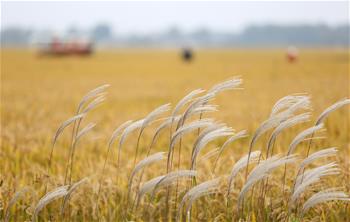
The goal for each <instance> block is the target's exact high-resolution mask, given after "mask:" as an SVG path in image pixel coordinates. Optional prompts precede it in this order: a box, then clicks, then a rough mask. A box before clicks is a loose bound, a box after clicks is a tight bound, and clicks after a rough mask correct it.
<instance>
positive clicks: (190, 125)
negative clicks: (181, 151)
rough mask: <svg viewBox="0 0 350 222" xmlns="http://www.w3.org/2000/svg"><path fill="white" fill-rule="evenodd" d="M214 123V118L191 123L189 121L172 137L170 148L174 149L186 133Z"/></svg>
mask: <svg viewBox="0 0 350 222" xmlns="http://www.w3.org/2000/svg"><path fill="white" fill-rule="evenodd" d="M211 124H213V120H212V119H201V120H196V121H193V122H191V123H188V124H186V125H184V126H182V127H181V128H179V129H178V130H177V131H176V132H175V133H174V134H173V135H172V137H171V141H170V150H171V151H172V149H173V147H174V145H175V143H176V142H177V141H178V140H179V139H180V138H181V137H182V136H183V135H184V134H186V133H189V132H191V131H193V130H196V129H198V128H203V127H207V126H210V125H211Z"/></svg>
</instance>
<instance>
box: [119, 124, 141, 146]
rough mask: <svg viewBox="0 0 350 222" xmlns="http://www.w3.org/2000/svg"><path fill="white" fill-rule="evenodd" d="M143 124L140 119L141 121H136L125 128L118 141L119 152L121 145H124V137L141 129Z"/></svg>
mask: <svg viewBox="0 0 350 222" xmlns="http://www.w3.org/2000/svg"><path fill="white" fill-rule="evenodd" d="M143 122H144V119H141V120H137V121H135V122H133V123H131V124H129V125H128V126H127V127H125V129H124V131H123V133H122V134H121V136H120V140H119V147H118V149H119V150H121V148H122V146H123V144H124V141H125V139H126V137H127V136H128V135H129V134H130V133H132V132H133V131H135V130H137V129H139V128H141V127H142V125H143Z"/></svg>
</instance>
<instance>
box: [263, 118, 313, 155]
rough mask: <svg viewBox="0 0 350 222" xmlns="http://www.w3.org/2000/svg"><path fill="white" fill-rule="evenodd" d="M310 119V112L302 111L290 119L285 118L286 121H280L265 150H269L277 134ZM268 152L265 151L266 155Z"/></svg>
mask: <svg viewBox="0 0 350 222" xmlns="http://www.w3.org/2000/svg"><path fill="white" fill-rule="evenodd" d="M309 119H310V113H302V114H299V115H297V116H293V117H291V118H290V119H287V120H286V121H284V122H282V123H281V124H280V125H278V126H277V127H276V129H275V130H274V131H273V132H272V134H271V136H270V138H269V140H268V145H267V151H269V150H270V148H271V147H272V145H273V143H274V142H275V140H276V138H277V136H278V135H279V134H280V133H281V132H282V131H283V130H285V129H287V128H289V127H292V126H295V125H297V124H300V123H304V122H306V121H308V120H309ZM268 154H269V153H268V152H267V155H268Z"/></svg>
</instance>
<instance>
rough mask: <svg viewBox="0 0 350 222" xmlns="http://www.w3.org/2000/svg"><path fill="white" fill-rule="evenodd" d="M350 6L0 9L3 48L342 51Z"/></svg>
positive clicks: (47, 5) (24, 5) (25, 5)
mask: <svg viewBox="0 0 350 222" xmlns="http://www.w3.org/2000/svg"><path fill="white" fill-rule="evenodd" d="M348 10H349V5H348V1H335V2H333V1H329V2H327V1H320V2H318V1H311V2H310V1H308V2H303V1H296V2H278V1H275V2H261V1H260V2H258V1H257V2H254V1H248V2H243V1H242V2H240V1H233V2H220V1H219V2H216V1H215V2H214V1H213V2H207V1H205V2H200V1H196V2H191V1H189V2H184V1H180V2H176V1H168V2H167V1H166V2H160V1H159V2H137V1H131V2H126V1H125V2H123V1H120V2H97V1H96V2H93V1H92V2H84V1H81V2H29V1H28V2H10V1H7V2H2V7H1V12H2V15H1V46H2V47H34V46H35V47H37V46H40V45H42V44H47V43H52V42H59V43H60V42H70V43H73V42H79V43H86V42H89V43H92V44H93V45H94V47H95V48H111V47H115V48H120V47H122V48H125V47H137V48H140V47H144V48H149V47H156V48H174V47H175V48H176V47H201V48H235V47H244V48H247V47H248V48H252V47H260V48H261V47H265V48H271V47H286V46H289V45H295V46H297V47H339V48H346V47H347V46H348V44H349V25H348V19H349V17H348V16H349V13H348Z"/></svg>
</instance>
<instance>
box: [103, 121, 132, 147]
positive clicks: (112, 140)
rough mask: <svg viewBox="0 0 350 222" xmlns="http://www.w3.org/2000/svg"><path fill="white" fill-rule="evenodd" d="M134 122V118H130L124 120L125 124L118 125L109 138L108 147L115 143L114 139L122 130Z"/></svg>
mask: <svg viewBox="0 0 350 222" xmlns="http://www.w3.org/2000/svg"><path fill="white" fill-rule="evenodd" d="M131 123H132V120H128V121H126V122H124V123H123V124H121V125H120V126H119V127H117V128H116V129H115V130H114V131H113V133H112V136H111V138H110V139H109V142H108V147H111V146H112V144H113V143H114V141H115V140H116V139H117V138H118V136H119V135H120V134H121V132H122V130H123V129H125V128H126V127H128V126H129V125H130V124H131Z"/></svg>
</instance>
